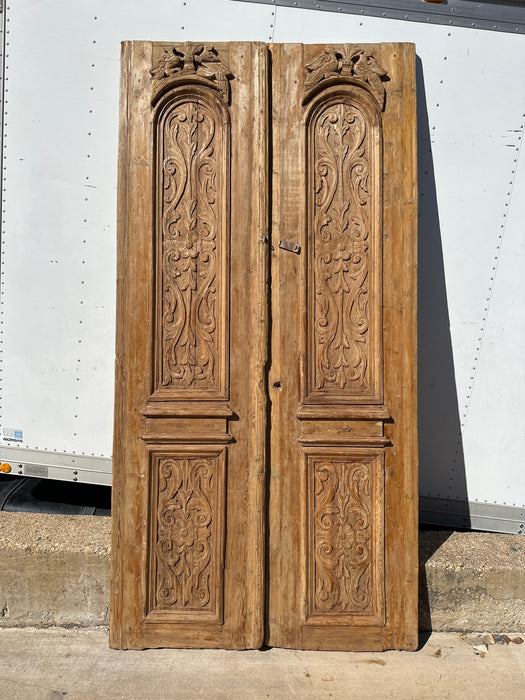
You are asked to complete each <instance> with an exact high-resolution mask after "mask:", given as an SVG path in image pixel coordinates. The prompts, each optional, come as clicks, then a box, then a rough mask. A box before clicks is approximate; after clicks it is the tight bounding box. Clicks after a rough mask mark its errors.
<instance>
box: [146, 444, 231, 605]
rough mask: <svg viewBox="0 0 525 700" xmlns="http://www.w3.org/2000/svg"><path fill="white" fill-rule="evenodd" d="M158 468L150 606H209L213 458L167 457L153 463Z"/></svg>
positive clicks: (213, 543) (214, 492) (214, 485)
mask: <svg viewBox="0 0 525 700" xmlns="http://www.w3.org/2000/svg"><path fill="white" fill-rule="evenodd" d="M214 467H215V468H214ZM158 470H159V488H158V507H157V543H156V550H155V551H156V559H157V585H156V601H155V607H156V608H160V609H163V608H183V609H185V610H207V609H210V608H213V606H214V604H215V603H216V601H214V600H213V595H212V593H213V590H214V587H213V581H210V580H211V579H212V576H213V566H212V561H211V560H212V551H213V550H214V549H216V548H217V544H218V543H217V542H216V541H214V539H216V537H217V535H216V534H215V533H214V526H213V518H214V513H215V512H216V508H217V505H218V504H217V500H218V497H217V493H218V484H217V478H218V477H217V469H216V460H215V459H214V458H209V457H208V458H207V457H189V458H168V457H167V458H164V459H161V460H160V461H159V463H158Z"/></svg>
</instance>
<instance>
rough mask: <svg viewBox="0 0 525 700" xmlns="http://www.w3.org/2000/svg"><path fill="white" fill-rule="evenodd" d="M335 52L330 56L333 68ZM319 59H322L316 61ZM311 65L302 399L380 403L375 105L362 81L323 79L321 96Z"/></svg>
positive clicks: (378, 143) (378, 148)
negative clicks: (314, 87) (312, 92)
mask: <svg viewBox="0 0 525 700" xmlns="http://www.w3.org/2000/svg"><path fill="white" fill-rule="evenodd" d="M360 53H361V54H362V53H363V52H362V51H361V52H360ZM340 54H341V57H342V56H343V53H342V52H339V53H338V52H337V51H336V50H334V62H335V65H337V62H338V56H339V55H340ZM322 58H323V60H324V61H326V55H325V54H323V55H322ZM340 60H343V59H342V58H341V59H340ZM349 60H350V59H349ZM358 63H359V62H358ZM358 63H356V65H358ZM316 65H317V63H316V61H313V62H312V64H310V65H307V69H308V70H309V71H310V72H309V73H307V75H308V78H307V80H306V83H305V86H307V84H308V80H310V82H312V78H313V76H316V75H317V76H318V79H319V80H321V84H320V85H319V86H318V88H317V89H319V90H320V92H319V93H317V94H316V96H315V97H314V99H313V101H312V103H311V104H310V105H309V106H308V107H307V110H306V116H305V122H306V134H307V136H306V138H307V154H306V159H307V164H306V171H307V212H308V213H307V219H308V262H307V265H308V285H307V296H308V301H307V309H308V321H307V324H308V328H309V330H308V343H307V347H308V358H309V376H308V399H309V400H310V401H313V402H331V403H333V402H344V403H348V402H350V403H352V402H356V401H358V402H371V403H374V402H380V401H381V397H382V387H381V384H382V355H381V304H382V299H381V233H382V226H381V184H382V183H381V119H380V107H379V103H378V101H377V100H378V99H379V98H378V97H376V98H374V97H372V96H371V95H370V93H369V91H368V90H369V88H370V86H369V84H368V83H364V82H363V85H362V86H361V85H359V84H358V83H359V81H357V80H354V83H356V84H349V85H338V86H337V87H333V86H332V87H331V86H330V81H327V82H328V85H327V87H326V88H325V89H324V90H323V89H322V88H323V81H322V79H321V76H322V75H324V74H325V73H323V72H321V73H319V70H321V68H320V67H319V66H318V68H317V70H316V69H315V66H316ZM323 65H324V64H323ZM376 77H377V76H376ZM350 78H351V79H353V78H352V77H351V76H350ZM378 81H379V85H380V86H381V85H382V84H381V81H380V80H379V78H378Z"/></svg>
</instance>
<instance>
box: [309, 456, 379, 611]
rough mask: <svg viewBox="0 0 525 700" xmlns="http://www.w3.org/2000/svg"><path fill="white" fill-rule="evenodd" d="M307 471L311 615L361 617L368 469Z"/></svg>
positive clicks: (366, 577) (330, 466)
mask: <svg viewBox="0 0 525 700" xmlns="http://www.w3.org/2000/svg"><path fill="white" fill-rule="evenodd" d="M312 467H313V479H312V488H313V497H312V498H313V516H312V517H313V541H312V542H311V547H312V550H313V552H312V553H311V568H312V572H311V575H312V586H313V590H312V591H311V595H310V598H311V603H310V607H311V613H313V614H315V613H328V612H339V613H352V612H354V613H355V612H362V611H364V610H366V609H367V608H368V607H369V606H370V605H371V603H372V593H371V581H370V578H371V568H372V559H371V523H370V521H371V494H370V491H371V484H370V482H371V475H370V464H369V463H366V462H347V461H335V460H334V461H332V460H319V461H314V463H313V465H312Z"/></svg>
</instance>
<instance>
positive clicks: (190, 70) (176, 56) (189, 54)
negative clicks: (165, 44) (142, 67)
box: [150, 41, 233, 103]
mask: <svg viewBox="0 0 525 700" xmlns="http://www.w3.org/2000/svg"><path fill="white" fill-rule="evenodd" d="M150 73H151V77H152V78H153V81H154V83H155V84H156V87H157V88H158V89H161V88H162V86H163V85H164V84H165V83H167V82H168V81H169V79H173V78H175V79H176V81H175V82H179V81H180V82H183V81H184V80H185V79H187V78H188V77H192V76H193V77H199V78H201V79H203V81H204V82H208V83H209V84H210V85H211V86H212V87H215V88H217V89H218V90H219V92H220V93H221V95H222V96H223V98H224V100H225V102H226V103H229V101H230V83H229V80H230V78H232V77H233V75H232V74H231V73H230V70H229V68H228V67H227V66H226V65H225V64H224V62H223V61H222V60H221V59H220V58H219V54H218V52H217V50H216V49H215V48H214V47H213V46H208V45H206V44H193V43H191V42H189V41H187V42H186V43H185V44H182V45H181V46H180V47H177V46H173V47H171V48H169V49H164V54H163V55H162V57H161V58H160V59H159V60H158V61H157V63H156V64H155V65H154V66H153V68H152V69H151V71H150Z"/></svg>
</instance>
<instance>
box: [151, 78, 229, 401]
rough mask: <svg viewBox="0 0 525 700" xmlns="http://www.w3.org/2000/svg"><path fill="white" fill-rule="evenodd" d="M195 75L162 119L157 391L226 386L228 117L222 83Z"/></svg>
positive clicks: (175, 91) (219, 394)
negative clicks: (209, 83) (197, 80)
mask: <svg viewBox="0 0 525 700" xmlns="http://www.w3.org/2000/svg"><path fill="white" fill-rule="evenodd" d="M184 77H185V75H184V74H181V75H180V76H178V78H179V81H180V80H182V79H183V78H184ZM191 79H192V74H191V73H190V74H189V75H187V76H186V83H184V84H182V85H181V84H180V82H179V83H178V84H177V86H176V87H174V88H172V89H170V91H169V92H168V93H167V94H164V96H163V98H162V101H161V104H160V108H159V109H158V116H157V119H156V144H155V150H156V154H157V156H156V171H157V172H156V180H155V199H156V210H155V214H156V226H155V228H156V241H157V244H156V255H157V264H156V275H157V284H156V302H155V305H156V327H157V330H156V334H155V357H156V362H155V365H156V379H155V393H154V397H155V398H159V397H162V398H171V399H173V398H180V399H182V398H197V397H199V398H226V397H227V394H228V388H227V376H228V342H227V335H228V334H227V316H228V312H227V310H228V288H229V275H228V250H229V229H230V225H229V194H228V193H229V181H230V172H229V171H230V161H229V152H230V125H229V117H228V111H227V109H226V108H225V106H224V104H223V103H222V100H220V99H219V96H218V94H217V91H216V90H214V89H211V88H208V87H203V86H201V85H200V84H192V82H191ZM188 81H189V82H188Z"/></svg>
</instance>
